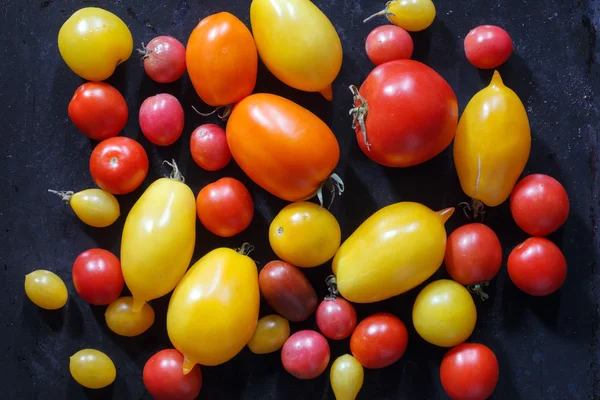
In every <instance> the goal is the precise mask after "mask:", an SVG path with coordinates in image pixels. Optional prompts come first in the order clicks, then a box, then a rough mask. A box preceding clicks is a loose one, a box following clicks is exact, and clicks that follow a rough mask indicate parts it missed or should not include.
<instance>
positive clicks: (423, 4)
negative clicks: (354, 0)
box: [365, 0, 436, 32]
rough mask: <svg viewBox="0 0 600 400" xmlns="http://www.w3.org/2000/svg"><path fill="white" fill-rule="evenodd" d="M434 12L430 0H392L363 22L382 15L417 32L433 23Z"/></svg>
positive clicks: (408, 29) (393, 22)
mask: <svg viewBox="0 0 600 400" xmlns="http://www.w3.org/2000/svg"><path fill="white" fill-rule="evenodd" d="M435 14H436V11H435V5H433V2H432V1H431V0H392V1H388V2H387V3H386V5H385V9H383V10H382V11H380V12H378V13H376V14H373V15H371V16H370V17H369V18H367V19H365V22H366V21H368V20H370V19H371V18H374V17H377V16H380V15H383V16H385V17H386V18H387V19H388V20H389V21H390V22H391V23H392V24H394V25H397V26H399V27H401V28H404V29H406V30H407V31H409V32H418V31H422V30H424V29H427V28H428V27H429V26H430V25H431V24H432V23H433V20H434V19H435Z"/></svg>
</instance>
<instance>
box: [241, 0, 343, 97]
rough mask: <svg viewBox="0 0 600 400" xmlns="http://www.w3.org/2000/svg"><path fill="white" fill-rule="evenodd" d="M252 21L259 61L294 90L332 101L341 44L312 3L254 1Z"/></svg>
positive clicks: (340, 60)
mask: <svg viewBox="0 0 600 400" xmlns="http://www.w3.org/2000/svg"><path fill="white" fill-rule="evenodd" d="M250 22H251V24H252V33H253V34H254V40H255V41H256V47H257V49H258V53H259V54H260V58H261V59H262V60H263V62H264V63H265V65H266V66H267V68H268V69H269V71H271V73H273V75H275V76H276V77H277V78H278V79H279V80H280V81H282V82H283V83H285V84H286V85H289V86H291V87H293V88H295V89H299V90H304V91H305V92H319V93H321V94H322V95H323V96H325V98H326V99H327V100H331V99H332V98H333V93H332V89H331V83H332V82H333V80H334V79H335V77H336V76H337V74H338V73H339V72H340V69H341V67H342V42H341V41H340V38H339V36H338V34H337V32H336V31H335V28H334V27H333V25H332V24H331V21H329V19H328V18H327V16H325V14H323V12H322V11H321V10H319V8H318V7H317V6H316V5H314V4H313V2H312V1H310V0H253V1H252V4H251V6H250Z"/></svg>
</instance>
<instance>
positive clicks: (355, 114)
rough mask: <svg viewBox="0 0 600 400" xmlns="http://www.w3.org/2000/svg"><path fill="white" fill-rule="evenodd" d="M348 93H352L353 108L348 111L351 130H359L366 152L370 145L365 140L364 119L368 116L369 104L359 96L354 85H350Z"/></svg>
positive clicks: (365, 128)
mask: <svg viewBox="0 0 600 400" xmlns="http://www.w3.org/2000/svg"><path fill="white" fill-rule="evenodd" d="M350 91H351V92H352V96H353V98H352V100H353V104H354V107H353V108H352V109H351V110H350V115H351V116H352V129H354V130H357V129H360V131H361V133H362V137H363V142H364V143H365V146H367V150H368V151H371V143H369V139H368V138H367V127H366V125H365V119H366V118H367V115H368V114H369V103H367V101H366V100H365V99H364V98H363V97H362V96H361V94H360V92H359V91H358V88H357V87H356V86H354V85H350Z"/></svg>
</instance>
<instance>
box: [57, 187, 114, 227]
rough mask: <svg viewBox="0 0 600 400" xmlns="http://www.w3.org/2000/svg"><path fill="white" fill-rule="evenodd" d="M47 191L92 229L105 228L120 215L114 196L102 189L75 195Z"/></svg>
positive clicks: (83, 191) (89, 190)
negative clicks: (64, 203)
mask: <svg viewBox="0 0 600 400" xmlns="http://www.w3.org/2000/svg"><path fill="white" fill-rule="evenodd" d="M48 191H49V192H50V193H54V194H57V195H59V196H60V197H62V199H63V200H64V201H66V202H68V203H69V205H70V206H71V208H72V209H73V211H74V212H75V215H77V217H78V218H79V219H80V220H81V222H83V223H84V224H86V225H89V226H93V227H94V228H106V227H107V226H110V225H112V224H113V223H114V222H115V221H116V220H117V218H119V216H120V215H121V208H120V207H119V202H118V201H117V199H116V198H115V196H113V195H112V194H110V193H108V192H107V191H105V190H102V189H86V190H82V191H81V192H77V193H74V192H58V191H56V190H48Z"/></svg>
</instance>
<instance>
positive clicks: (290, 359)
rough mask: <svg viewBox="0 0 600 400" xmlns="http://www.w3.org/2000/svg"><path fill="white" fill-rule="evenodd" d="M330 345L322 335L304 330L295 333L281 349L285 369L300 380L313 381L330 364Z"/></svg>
mask: <svg viewBox="0 0 600 400" xmlns="http://www.w3.org/2000/svg"><path fill="white" fill-rule="evenodd" d="M329 356H330V352H329V344H328V343H327V339H325V338H324V337H323V335H321V334H320V333H317V332H315V331H311V330H304V331H299V332H296V333H294V334H293V335H292V336H290V337H289V338H288V340H286V342H285V344H284V345H283V348H282V349H281V362H282V364H283V368H285V370H286V371H287V372H289V373H290V374H292V375H294V376H295V377H296V378H298V379H313V378H316V377H318V376H319V375H321V374H322V373H323V371H325V369H326V368H327V365H328V364H329Z"/></svg>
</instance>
